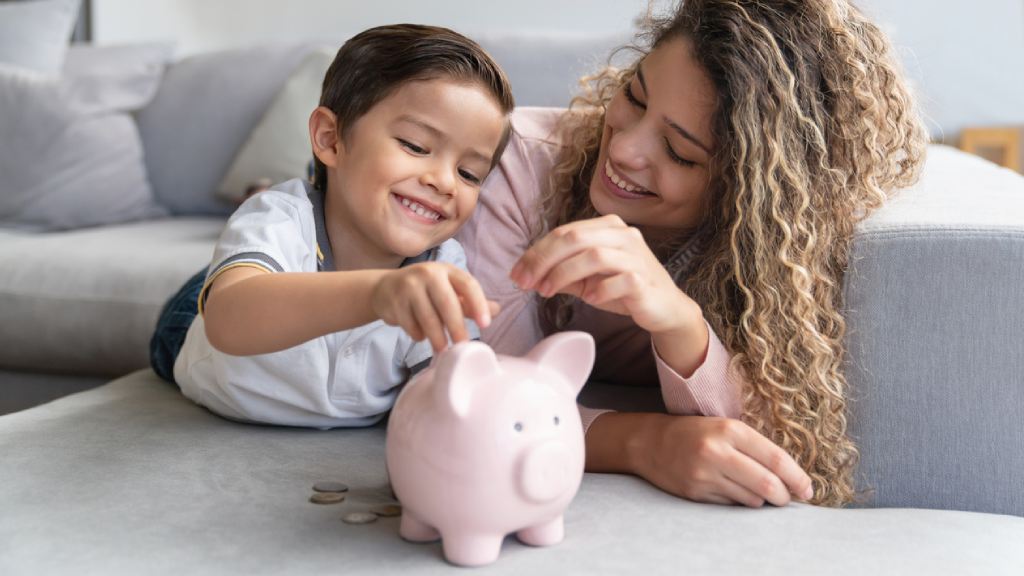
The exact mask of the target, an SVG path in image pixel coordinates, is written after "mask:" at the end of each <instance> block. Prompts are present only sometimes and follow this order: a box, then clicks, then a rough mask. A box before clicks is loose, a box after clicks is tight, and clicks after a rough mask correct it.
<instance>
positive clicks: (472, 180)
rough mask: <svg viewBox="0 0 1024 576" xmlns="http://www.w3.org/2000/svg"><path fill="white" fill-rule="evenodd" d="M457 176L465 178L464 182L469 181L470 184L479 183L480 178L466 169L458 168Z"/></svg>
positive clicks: (477, 184)
mask: <svg viewBox="0 0 1024 576" xmlns="http://www.w3.org/2000/svg"><path fill="white" fill-rule="evenodd" d="M459 176H462V179H463V180H465V181H466V182H469V183H470V184H473V185H475V186H479V185H480V182H481V180H480V178H478V177H477V176H476V175H475V174H473V173H472V172H470V171H468V170H459Z"/></svg>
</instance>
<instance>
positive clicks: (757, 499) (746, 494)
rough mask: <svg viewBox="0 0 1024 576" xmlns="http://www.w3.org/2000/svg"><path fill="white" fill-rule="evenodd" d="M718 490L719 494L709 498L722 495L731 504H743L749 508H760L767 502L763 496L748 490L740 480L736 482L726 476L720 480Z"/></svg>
mask: <svg viewBox="0 0 1024 576" xmlns="http://www.w3.org/2000/svg"><path fill="white" fill-rule="evenodd" d="M717 491H718V494H712V495H710V497H709V499H711V498H714V497H716V496H719V495H720V496H721V497H722V498H723V499H724V500H726V501H727V502H728V503H729V504H742V505H744V506H747V507H748V508H760V507H762V506H764V503H765V499H764V498H763V497H761V496H759V495H757V494H755V493H754V492H752V491H751V490H748V489H747V488H746V487H745V486H743V485H742V484H740V483H739V482H734V481H733V480H730V479H729V478H727V477H725V476H723V477H722V478H721V480H720V481H719V483H718V487H717ZM712 501H714V500H712Z"/></svg>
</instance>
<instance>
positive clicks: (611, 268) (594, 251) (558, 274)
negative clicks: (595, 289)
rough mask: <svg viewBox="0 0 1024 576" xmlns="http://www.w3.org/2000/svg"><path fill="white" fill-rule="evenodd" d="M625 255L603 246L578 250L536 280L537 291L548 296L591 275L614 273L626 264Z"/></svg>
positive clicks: (562, 290)
mask: <svg viewBox="0 0 1024 576" xmlns="http://www.w3.org/2000/svg"><path fill="white" fill-rule="evenodd" d="M626 256H627V255H626V253H625V252H622V251H620V250H616V249H614V248H606V247H603V246H599V247H594V248H587V249H585V250H582V251H579V252H577V253H575V254H572V255H570V256H569V257H567V258H566V259H564V260H562V261H561V262H558V263H557V264H555V265H554V266H553V267H551V268H550V269H549V271H548V273H547V275H546V276H544V277H543V278H541V279H540V280H539V281H538V282H537V292H539V293H540V295H541V296H544V297H545V298H550V297H551V296H553V295H554V294H556V293H558V292H567V291H566V290H565V288H566V287H568V286H572V285H574V284H577V283H579V282H581V281H583V280H586V279H588V278H591V277H592V276H597V275H608V274H612V273H616V272H618V271H620V270H621V269H622V268H623V267H625V266H628V264H629V263H628V262H627V261H626V260H628V258H626ZM577 295H579V294H577Z"/></svg>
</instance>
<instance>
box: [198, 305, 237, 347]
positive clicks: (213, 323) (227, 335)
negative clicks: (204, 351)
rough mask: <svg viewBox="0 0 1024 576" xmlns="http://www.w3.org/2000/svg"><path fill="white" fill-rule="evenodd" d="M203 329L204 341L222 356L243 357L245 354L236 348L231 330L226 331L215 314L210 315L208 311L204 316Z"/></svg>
mask: <svg viewBox="0 0 1024 576" xmlns="http://www.w3.org/2000/svg"><path fill="white" fill-rule="evenodd" d="M203 319H204V320H205V322H204V324H203V329H204V330H205V331H206V340H207V341H208V342H209V343H210V346H213V348H214V350H216V351H218V352H220V353H222V354H230V355H232V356H243V355H244V354H245V353H244V351H243V350H241V349H240V347H239V346H238V342H236V339H235V338H232V334H231V330H227V329H226V327H225V326H224V324H226V322H223V321H220V320H219V318H218V316H217V315H216V314H210V313H209V310H207V313H206V314H204V316H203Z"/></svg>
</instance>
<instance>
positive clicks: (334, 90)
mask: <svg viewBox="0 0 1024 576" xmlns="http://www.w3.org/2000/svg"><path fill="white" fill-rule="evenodd" d="M437 78H444V79H450V80H454V81H456V82H466V83H469V84H475V85H479V86H482V87H483V88H484V89H486V90H487V91H488V92H489V93H490V94H491V96H493V97H494V99H495V101H496V102H497V103H498V105H499V107H500V108H501V111H502V113H504V114H508V113H510V112H511V111H512V108H514V107H515V102H514V101H513V99H512V88H511V86H510V85H509V82H508V78H506V77H505V73H504V72H503V71H502V70H501V68H500V67H499V66H498V64H497V63H496V62H494V60H493V59H492V58H491V57H490V55H489V54H487V52H485V51H484V49H483V48H481V47H480V46H479V45H478V44H477V43H476V42H473V41H472V40H470V39H469V38H466V37H465V36H463V35H462V34H459V33H458V32H454V31H452V30H449V29H447V28H441V27H438V26H422V25H419V24H395V25H390V26H378V27H376V28H370V29H369V30H365V31H363V32H360V33H359V34H356V35H355V36H353V37H352V38H350V39H349V40H348V41H347V42H345V44H344V45H342V47H341V49H339V50H338V54H337V56H335V57H334V61H333V62H331V66H330V68H328V69H327V74H326V75H325V76H324V84H323V90H322V91H321V93H320V105H321V106H324V107H326V108H328V109H329V110H330V111H331V112H333V113H334V114H335V116H337V119H338V124H339V125H340V126H341V137H342V138H345V136H347V134H348V133H349V131H350V130H351V129H352V127H353V126H354V125H355V123H356V120H358V119H359V118H360V117H362V116H363V115H364V114H366V113H367V112H369V110H370V109H371V108H373V107H374V106H375V105H376V104H377V103H378V102H380V101H381V100H383V99H385V98H387V97H388V96H389V95H390V94H391V93H392V92H394V91H395V90H396V89H398V88H399V87H400V86H402V85H403V84H405V83H407V82H412V81H415V80H432V79H437ZM508 134H509V127H508V125H506V127H505V131H504V133H503V134H502V138H501V143H500V144H499V145H498V149H497V151H496V152H495V154H494V158H493V160H492V164H491V167H492V168H493V167H494V163H496V162H497V161H498V157H500V156H501V153H502V151H503V150H504V149H505V145H506V144H507V143H508ZM314 161H315V163H316V167H315V169H314V173H313V186H314V187H316V188H317V189H318V190H322V191H326V190H327V167H326V166H324V164H323V163H322V162H320V159H319V158H315V157H314Z"/></svg>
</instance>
